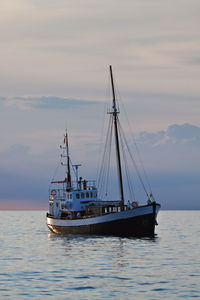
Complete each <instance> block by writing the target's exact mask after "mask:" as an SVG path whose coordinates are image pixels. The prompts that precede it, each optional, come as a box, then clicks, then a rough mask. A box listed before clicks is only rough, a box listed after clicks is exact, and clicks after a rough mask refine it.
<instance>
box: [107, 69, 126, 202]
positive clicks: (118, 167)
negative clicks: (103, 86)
mask: <svg viewBox="0 0 200 300" xmlns="http://www.w3.org/2000/svg"><path fill="white" fill-rule="evenodd" d="M110 78H111V85H112V95H113V107H112V108H113V112H112V114H113V120H114V130H115V145H116V158H117V169H118V178H119V186H120V195H121V207H124V192H123V182H122V168H121V158H120V149H119V135H118V116H117V115H118V113H119V111H118V110H117V105H116V99H115V88H114V82H113V74H112V66H110Z"/></svg>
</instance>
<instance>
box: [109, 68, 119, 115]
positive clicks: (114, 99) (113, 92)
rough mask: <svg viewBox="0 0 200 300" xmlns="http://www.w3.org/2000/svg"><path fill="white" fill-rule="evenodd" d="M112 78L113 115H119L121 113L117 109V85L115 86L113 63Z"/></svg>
mask: <svg viewBox="0 0 200 300" xmlns="http://www.w3.org/2000/svg"><path fill="white" fill-rule="evenodd" d="M110 78H111V86H112V95H113V106H112V108H113V115H117V114H118V113H119V111H118V110H117V104H116V97H115V87H114V81H113V74H112V66H111V65H110Z"/></svg>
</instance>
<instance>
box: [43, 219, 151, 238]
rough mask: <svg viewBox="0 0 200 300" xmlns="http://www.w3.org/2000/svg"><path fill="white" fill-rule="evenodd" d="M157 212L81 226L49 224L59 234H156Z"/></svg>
mask: <svg viewBox="0 0 200 300" xmlns="http://www.w3.org/2000/svg"><path fill="white" fill-rule="evenodd" d="M155 223H156V220H155V214H146V215H140V216H135V217H132V218H128V219H121V220H115V221H109V222H104V223H97V224H90V225H81V226H60V225H59V226H58V225H53V224H51V225H50V224H48V225H47V226H48V227H49V229H50V230H52V231H53V232H55V233H59V234H81V235H82V234H87V235H88V234H89V235H90V234H95V235H114V236H133V237H145V236H149V237H152V236H154V231H155Z"/></svg>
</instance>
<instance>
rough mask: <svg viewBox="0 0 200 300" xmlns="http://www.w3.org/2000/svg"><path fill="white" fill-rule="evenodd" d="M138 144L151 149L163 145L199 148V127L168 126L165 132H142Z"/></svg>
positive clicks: (185, 125)
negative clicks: (145, 145)
mask: <svg viewBox="0 0 200 300" xmlns="http://www.w3.org/2000/svg"><path fill="white" fill-rule="evenodd" d="M138 142H139V143H145V144H149V145H151V146H153V147H158V146H159V145H164V144H177V145H181V146H182V145H183V144H189V145H197V146H200V127H198V126H195V125H191V124H188V123H185V124H182V125H177V124H173V125H170V126H169V127H168V129H167V130H166V131H159V132H155V133H149V132H145V131H144V132H141V133H140V134H139V137H138Z"/></svg>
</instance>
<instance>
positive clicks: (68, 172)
mask: <svg viewBox="0 0 200 300" xmlns="http://www.w3.org/2000/svg"><path fill="white" fill-rule="evenodd" d="M65 143H66V156H67V189H71V186H72V183H71V172H70V157H69V145H68V134H67V130H66V133H65Z"/></svg>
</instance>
